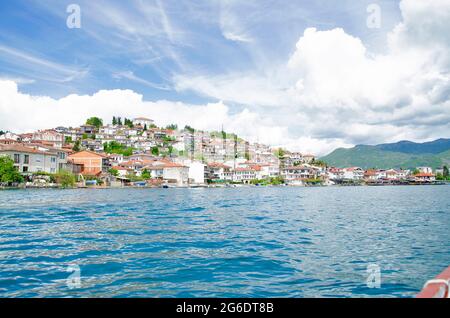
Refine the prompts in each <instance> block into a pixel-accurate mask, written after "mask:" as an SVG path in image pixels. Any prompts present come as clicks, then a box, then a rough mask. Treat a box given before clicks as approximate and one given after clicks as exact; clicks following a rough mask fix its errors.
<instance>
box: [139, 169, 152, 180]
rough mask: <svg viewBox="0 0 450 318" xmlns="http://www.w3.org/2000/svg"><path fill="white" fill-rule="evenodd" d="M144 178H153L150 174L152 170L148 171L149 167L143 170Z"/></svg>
mask: <svg viewBox="0 0 450 318" xmlns="http://www.w3.org/2000/svg"><path fill="white" fill-rule="evenodd" d="M141 176H142V179H144V180H149V179H151V178H152V175H151V174H150V171H148V170H147V169H144V171H142V175H141Z"/></svg>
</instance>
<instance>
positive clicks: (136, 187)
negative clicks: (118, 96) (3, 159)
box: [0, 182, 450, 191]
mask: <svg viewBox="0 0 450 318" xmlns="http://www.w3.org/2000/svg"><path fill="white" fill-rule="evenodd" d="M446 185H450V182H439V183H422V184H419V183H418V184H353V185H348V184H346V185H339V184H335V185H302V186H299V185H247V184H239V185H227V186H211V185H195V186H168V187H164V186H161V187H152V186H144V187H143V186H128V187H103V186H102V187H69V188H68V187H58V186H56V187H55V186H48V187H25V186H24V187H0V191H13V190H116V189H117V190H128V189H133V190H144V189H145V190H150V189H167V190H170V189H232V188H348V187H370V188H373V187H401V186H403V187H418V186H446Z"/></svg>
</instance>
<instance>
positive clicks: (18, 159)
mask: <svg viewBox="0 0 450 318" xmlns="http://www.w3.org/2000/svg"><path fill="white" fill-rule="evenodd" d="M14 163H20V155H19V154H17V153H15V154H14Z"/></svg>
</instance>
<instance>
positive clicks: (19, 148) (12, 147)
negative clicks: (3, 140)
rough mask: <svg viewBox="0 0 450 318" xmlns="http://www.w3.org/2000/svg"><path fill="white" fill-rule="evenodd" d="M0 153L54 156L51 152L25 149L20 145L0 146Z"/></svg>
mask: <svg viewBox="0 0 450 318" xmlns="http://www.w3.org/2000/svg"><path fill="white" fill-rule="evenodd" d="M0 151H12V152H24V153H31V154H40V155H51V156H56V154H55V153H53V152H48V151H47V152H46V151H39V150H36V149H34V148H30V147H25V146H23V145H20V144H12V145H0Z"/></svg>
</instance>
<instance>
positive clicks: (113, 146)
mask: <svg viewBox="0 0 450 318" xmlns="http://www.w3.org/2000/svg"><path fill="white" fill-rule="evenodd" d="M103 150H104V151H105V152H106V153H109V154H111V153H114V154H118V155H124V156H131V155H132V154H133V150H134V149H133V148H127V147H125V146H124V145H122V144H121V143H118V142H117V141H111V142H109V143H105V144H104V145H103Z"/></svg>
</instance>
